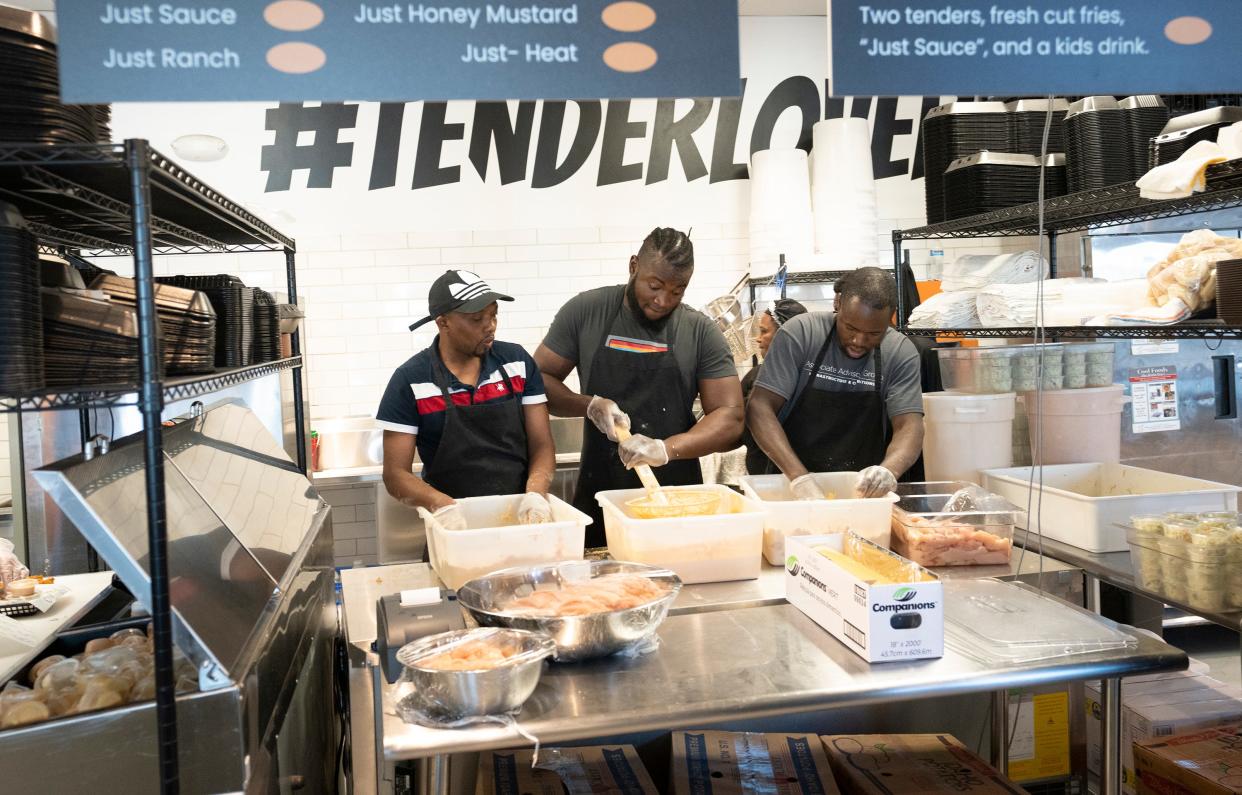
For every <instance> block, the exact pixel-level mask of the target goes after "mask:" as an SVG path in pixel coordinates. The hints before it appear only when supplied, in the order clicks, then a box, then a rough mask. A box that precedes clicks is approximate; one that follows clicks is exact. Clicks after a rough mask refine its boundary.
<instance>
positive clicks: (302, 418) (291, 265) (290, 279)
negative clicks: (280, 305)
mask: <svg viewBox="0 0 1242 795" xmlns="http://www.w3.org/2000/svg"><path fill="white" fill-rule="evenodd" d="M285 280H286V281H287V283H288V287H289V303H291V304H293V305H294V306H297V305H298V276H297V266H296V264H295V262H294V251H293V249H291V248H289V247H287V246H286V247H285ZM298 326H299V327H298V328H296V329H294V330H293V338H292V341H291V343H290V350H291V351H292V352H293V355H294V356H301V355H302V330H301V324H300V323H299V324H298ZM293 423H294V434H293V435H294V437H295V438H296V439H297V448H298V469H300V470H302V471H303V472H307V471H309V469H310V467H309V466H308V462H307V460H306V411H305V410H304V409H303V406H302V365H301V364H299V365H298V366H297V367H294V368H293Z"/></svg>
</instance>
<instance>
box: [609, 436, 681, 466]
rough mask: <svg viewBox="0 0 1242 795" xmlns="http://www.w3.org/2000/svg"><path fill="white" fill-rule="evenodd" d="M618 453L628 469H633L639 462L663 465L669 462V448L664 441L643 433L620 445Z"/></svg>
mask: <svg viewBox="0 0 1242 795" xmlns="http://www.w3.org/2000/svg"><path fill="white" fill-rule="evenodd" d="M617 455H618V456H620V457H621V463H622V464H625V466H626V468H627V469H633V468H634V467H636V466H638V465H639V464H646V465H647V466H649V467H662V466H664V465H665V464H667V463H668V448H667V447H665V445H664V441H663V440H662V439H652V438H651V437H650V436H643V435H642V434H641V433H640V434H638V435H636V436H631V437H630V438H628V439H626V440H625V441H624V442H622V443H621V444H620V445H618V446H617Z"/></svg>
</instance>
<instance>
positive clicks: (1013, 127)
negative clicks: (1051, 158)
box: [1004, 98, 1069, 155]
mask: <svg viewBox="0 0 1242 795" xmlns="http://www.w3.org/2000/svg"><path fill="white" fill-rule="evenodd" d="M1005 110H1007V111H1008V112H1009V146H1008V147H1007V148H1006V149H1005V150H1004V151H1006V152H1013V153H1015V154H1022V155H1038V154H1041V153H1042V152H1043V151H1044V150H1043V143H1044V124H1045V123H1046V122H1047V121H1048V100H1047V99H1016V100H1014V101H1012V102H1006V103H1005ZM1068 111H1069V102H1068V101H1066V100H1064V99H1060V98H1058V99H1053V100H1052V123H1051V125H1050V126H1049V127H1048V153H1049V154H1054V153H1060V152H1064V151H1065V114H1066V113H1067V112H1068Z"/></svg>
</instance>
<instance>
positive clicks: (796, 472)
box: [746, 404, 807, 480]
mask: <svg viewBox="0 0 1242 795" xmlns="http://www.w3.org/2000/svg"><path fill="white" fill-rule="evenodd" d="M746 419H747V421H748V422H749V423H750V433H751V435H752V436H754V437H755V442H756V443H757V444H758V445H759V449H760V450H762V451H763V453H764V455H766V456H767V457H768V458H770V459H771V460H772V463H773V464H776V467H777V469H779V470H780V471H781V472H782V473H784V475H785V477H787V478H789V479H790V480H793V479H794V478H798V477H801V476H803V475H805V474H807V468H806V466H805V465H804V464H803V463H802V459H800V458H798V454H797V453H795V452H794V449H793V446H792V445H790V444H789V437H788V436H787V435H786V434H785V427H784V426H783V425H781V421H780V420H779V419H778V418H777V416H776V412H774V411H772V410H771V409H770V408H768V407H766V406H762V405H757V404H752V405H751V406H750V408H749V409H748V411H747V413H746Z"/></svg>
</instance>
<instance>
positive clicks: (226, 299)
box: [157, 274, 254, 367]
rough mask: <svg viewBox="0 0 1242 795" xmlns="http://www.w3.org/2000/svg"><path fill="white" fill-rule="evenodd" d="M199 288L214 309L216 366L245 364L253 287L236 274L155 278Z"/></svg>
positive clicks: (251, 339)
mask: <svg viewBox="0 0 1242 795" xmlns="http://www.w3.org/2000/svg"><path fill="white" fill-rule="evenodd" d="M157 281H159V282H161V283H163V284H172V285H176V286H177V287H185V288H187V289H190V290H198V291H200V292H202V293H203V294H204V295H206V296H207V298H208V299H209V300H210V301H211V305H212V306H213V307H215V310H216V367H245V366H246V365H248V364H251V363H252V358H251V357H252V353H253V347H254V288H253V287H247V286H246V285H245V284H243V283H242V281H241V279H238V278H237V277H236V276H228V275H225V274H218V275H214V276H167V277H162V278H160V279H158V280H157Z"/></svg>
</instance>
